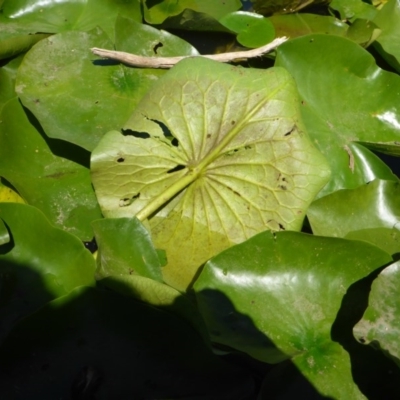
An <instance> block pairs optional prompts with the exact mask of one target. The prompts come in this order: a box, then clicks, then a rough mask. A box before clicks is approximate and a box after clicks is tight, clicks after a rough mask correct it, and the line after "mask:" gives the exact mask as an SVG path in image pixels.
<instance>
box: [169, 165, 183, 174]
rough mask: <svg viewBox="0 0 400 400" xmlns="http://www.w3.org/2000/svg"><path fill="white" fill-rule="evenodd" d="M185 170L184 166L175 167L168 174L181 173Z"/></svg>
mask: <svg viewBox="0 0 400 400" xmlns="http://www.w3.org/2000/svg"><path fill="white" fill-rule="evenodd" d="M184 168H185V166H184V165H181V164H178V165H177V166H176V167H174V168H172V169H169V170H168V171H167V174H172V173H173V172H176V171H180V170H182V169H184Z"/></svg>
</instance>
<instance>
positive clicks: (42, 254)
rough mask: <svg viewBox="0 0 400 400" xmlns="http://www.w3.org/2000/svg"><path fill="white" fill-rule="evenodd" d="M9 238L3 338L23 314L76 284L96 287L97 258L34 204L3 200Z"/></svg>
mask: <svg viewBox="0 0 400 400" xmlns="http://www.w3.org/2000/svg"><path fill="white" fill-rule="evenodd" d="M0 218H1V219H2V220H3V221H4V222H5V224H6V225H7V228H8V230H9V232H10V236H11V241H10V242H9V243H6V244H3V245H2V246H0V285H1V292H2V298H1V304H0V307H1V308H0V321H1V329H0V332H1V334H0V338H1V339H3V337H4V335H5V334H6V333H8V330H9V329H10V327H11V326H13V325H14V324H15V323H16V322H17V321H18V320H19V319H20V318H22V317H24V316H26V315H27V314H29V313H31V312H32V311H34V310H35V309H37V308H38V307H40V306H42V305H44V304H45V303H46V302H48V301H50V300H52V299H54V298H57V297H59V296H63V295H65V294H67V293H69V292H70V291H71V290H73V289H74V288H75V287H77V286H82V285H88V286H89V285H93V284H94V278H93V275H94V270H95V262H94V259H93V257H92V256H91V254H90V253H89V252H88V251H87V250H86V249H85V247H84V246H83V244H82V242H81V241H80V240H79V239H78V238H76V237H75V236H73V235H70V234H69V233H66V232H63V231H62V230H61V229H58V228H55V227H54V226H52V225H50V223H49V222H48V221H47V220H46V218H45V216H44V215H43V214H42V213H41V212H40V211H39V210H38V209H36V208H34V207H31V206H28V205H24V204H15V203H0Z"/></svg>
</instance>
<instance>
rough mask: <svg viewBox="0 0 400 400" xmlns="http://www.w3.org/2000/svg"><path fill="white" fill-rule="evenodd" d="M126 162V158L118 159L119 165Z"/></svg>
mask: <svg viewBox="0 0 400 400" xmlns="http://www.w3.org/2000/svg"><path fill="white" fill-rule="evenodd" d="M124 161H125V158H124V157H120V158H118V159H117V162H118V163H122V162H124Z"/></svg>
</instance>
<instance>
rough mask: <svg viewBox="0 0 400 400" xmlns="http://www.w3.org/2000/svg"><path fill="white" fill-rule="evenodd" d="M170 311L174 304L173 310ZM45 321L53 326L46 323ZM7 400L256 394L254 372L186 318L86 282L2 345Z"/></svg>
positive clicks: (235, 399) (230, 398)
mask: <svg viewBox="0 0 400 400" xmlns="http://www.w3.org/2000/svg"><path fill="white" fill-rule="evenodd" d="M166 311H167V309H166ZM44 327H45V329H44ZM0 357H1V360H2V367H3V368H5V371H6V373H3V374H1V376H0V390H1V393H2V395H3V397H4V398H9V399H12V398H15V399H36V398H40V399H43V400H54V399H60V398H65V397H66V396H68V395H69V394H70V393H71V398H76V399H78V398H84V397H86V398H90V397H92V396H93V397H92V398H98V399H145V398H147V399H172V398H173V399H178V398H179V399H195V398H198V399H210V400H212V399H215V400H216V399H218V400H219V399H221V400H242V399H245V398H250V397H251V395H252V393H253V390H254V387H253V381H252V378H251V377H250V376H249V374H248V373H247V372H246V371H243V370H241V369H239V368H237V367H234V366H231V365H229V364H227V363H225V362H224V361H222V360H221V359H219V358H218V357H217V356H215V355H214V354H213V353H212V351H211V350H210V349H209V348H208V347H207V346H206V345H205V343H204V342H203V341H202V339H201V337H200V336H199V335H198V334H197V332H196V331H195V330H194V329H193V328H192V327H190V326H189V325H188V324H187V323H186V322H184V321H182V320H181V319H179V318H177V317H176V316H174V315H172V314H171V313H168V312H165V311H164V310H159V309H156V308H154V307H152V306H149V305H146V304H143V303H140V302H137V301H135V300H133V299H129V298H127V297H125V296H120V295H117V294H115V293H112V292H107V291H100V290H98V289H94V288H78V289H76V290H74V291H73V292H72V293H70V294H69V295H67V296H64V297H61V298H59V299H57V300H54V301H52V302H51V303H49V304H47V305H46V306H44V307H43V308H42V309H41V310H39V311H38V312H37V313H35V314H34V315H32V316H30V317H28V318H26V319H24V321H21V323H20V324H19V325H18V326H17V327H16V328H15V329H14V330H13V331H12V333H11V334H10V335H9V337H8V338H7V341H6V342H5V343H4V344H3V346H2V347H1V348H0Z"/></svg>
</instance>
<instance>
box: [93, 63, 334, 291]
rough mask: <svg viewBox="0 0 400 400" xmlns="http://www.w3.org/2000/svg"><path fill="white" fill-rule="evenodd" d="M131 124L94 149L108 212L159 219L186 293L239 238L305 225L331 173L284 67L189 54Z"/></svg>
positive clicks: (97, 183) (159, 234) (169, 274)
mask: <svg viewBox="0 0 400 400" xmlns="http://www.w3.org/2000/svg"><path fill="white" fill-rule="evenodd" d="M125 128H126V130H125V131H124V134H121V133H119V132H116V131H112V132H109V133H108V134H106V135H105V136H104V138H103V139H102V140H101V142H100V144H99V146H98V147H97V148H96V149H95V150H94V151H93V153H92V179H93V184H94V187H95V190H96V194H97V196H98V200H99V203H100V206H101V207H102V210H103V213H104V215H105V216H106V217H132V216H134V215H136V216H137V217H138V218H139V219H140V220H142V221H143V220H146V219H148V223H149V226H150V229H151V235H152V239H153V241H154V243H155V246H156V247H157V248H160V249H164V250H166V252H167V259H168V264H167V266H166V267H164V268H163V274H164V279H165V281H166V282H167V283H168V284H171V285H172V286H174V287H176V288H178V289H185V288H186V287H187V286H188V285H189V284H190V282H191V280H192V279H193V277H194V276H195V274H196V271H197V269H198V267H199V266H200V265H201V264H202V263H204V262H205V261H207V259H208V258H210V257H212V256H213V255H215V254H217V253H219V252H220V251H221V250H223V249H225V248H227V247H229V246H230V245H232V244H235V243H240V242H242V241H244V240H246V239H247V238H249V237H251V236H253V235H255V234H256V233H258V232H260V231H263V230H266V229H272V230H283V229H289V230H290V229H294V230H299V229H300V228H301V226H302V221H303V218H304V214H305V211H306V209H307V207H308V205H309V204H310V202H311V201H312V200H313V198H314V196H315V195H316V193H317V192H318V191H319V190H320V189H321V187H322V186H323V185H324V184H325V182H326V181H327V179H329V169H328V168H327V163H326V161H325V159H324V158H323V157H322V156H321V154H320V153H319V152H318V151H317V150H316V149H315V148H314V147H313V146H312V145H311V142H310V141H309V139H308V137H307V134H306V132H305V131H304V129H303V125H302V122H301V119H300V113H299V109H298V100H297V94H296V88H295V85H294V83H293V80H292V79H291V77H290V76H289V75H288V74H287V72H286V71H285V70H284V69H281V68H277V69H276V68H273V69H270V70H268V71H258V70H246V69H243V68H237V67H232V66H229V65H223V64H220V63H217V62H213V61H211V60H207V59H201V58H197V59H188V60H184V61H182V62H180V63H179V64H178V65H177V66H175V67H174V68H173V69H172V70H171V71H170V72H168V73H167V74H166V75H165V76H164V77H163V78H162V79H161V80H160V81H159V82H157V85H155V86H154V87H153V89H152V90H150V91H149V92H148V94H147V95H146V97H145V98H144V99H143V101H142V102H141V103H140V104H139V106H138V107H137V108H136V110H135V112H134V113H133V115H132V117H131V118H130V120H129V122H128V123H127V124H126V126H125Z"/></svg>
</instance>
